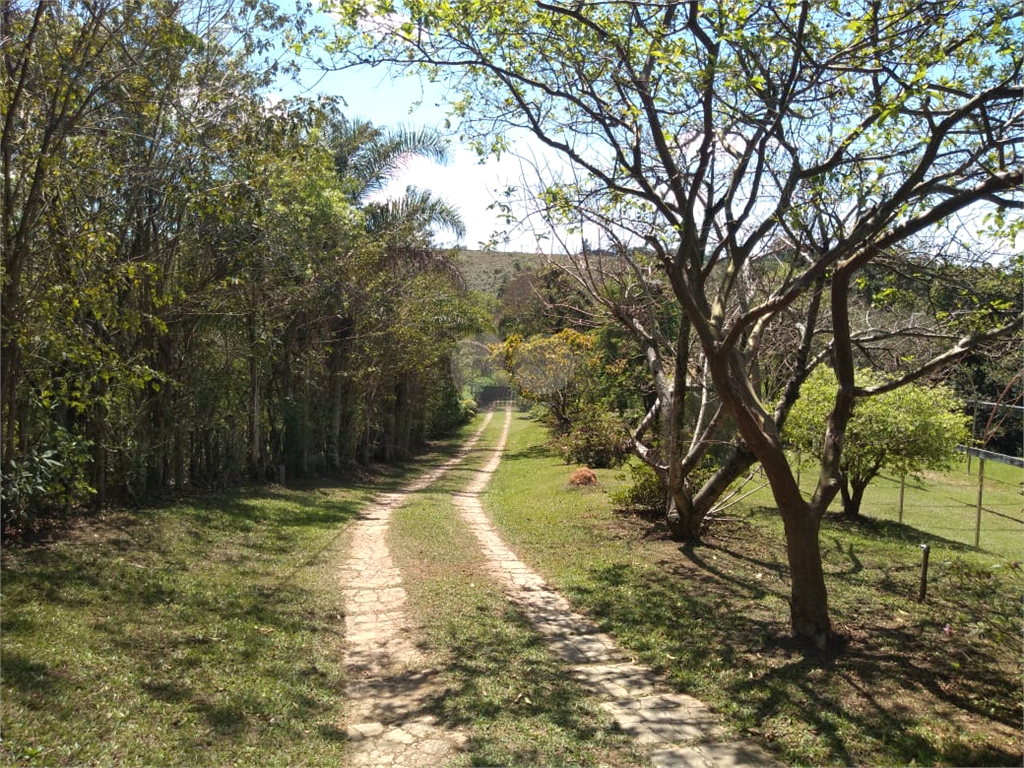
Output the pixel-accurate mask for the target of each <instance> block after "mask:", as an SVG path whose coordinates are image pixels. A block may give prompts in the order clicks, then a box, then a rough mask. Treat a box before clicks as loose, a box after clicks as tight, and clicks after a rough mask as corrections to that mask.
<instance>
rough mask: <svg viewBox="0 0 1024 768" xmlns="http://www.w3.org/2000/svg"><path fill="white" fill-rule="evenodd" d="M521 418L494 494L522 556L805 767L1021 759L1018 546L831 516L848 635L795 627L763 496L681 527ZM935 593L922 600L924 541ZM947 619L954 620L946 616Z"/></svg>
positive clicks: (741, 725)
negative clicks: (622, 507) (799, 641)
mask: <svg viewBox="0 0 1024 768" xmlns="http://www.w3.org/2000/svg"><path fill="white" fill-rule="evenodd" d="M543 440H544V434H543V432H542V430H541V429H540V427H539V426H538V425H536V424H534V423H531V422H528V421H526V420H520V421H518V422H517V423H516V425H515V426H514V429H513V433H512V435H511V437H510V445H509V452H508V454H507V458H506V461H505V462H503V464H502V466H501V467H500V468H499V470H498V472H497V474H496V475H495V478H494V480H493V482H492V485H491V486H490V489H489V492H488V493H487V495H486V496H485V502H484V503H485V507H486V508H487V509H488V511H489V512H490V513H491V514H492V516H493V518H494V519H495V521H496V524H497V525H498V527H499V529H500V530H501V531H502V533H503V535H504V536H505V537H506V539H507V540H508V541H509V542H510V544H511V545H512V546H513V548H514V549H516V551H517V552H518V553H519V554H520V556H521V557H522V558H523V559H524V560H526V561H527V562H529V563H530V564H531V565H533V566H534V567H535V568H537V569H538V570H539V571H541V572H542V573H543V574H544V575H545V577H546V578H547V579H548V580H549V581H550V582H551V583H552V584H554V585H555V586H557V587H558V588H560V589H562V590H563V591H565V592H566V593H567V594H568V595H569V596H570V598H571V599H572V600H573V601H574V603H575V604H576V605H577V606H579V607H580V608H582V609H583V610H585V611H587V612H589V613H590V614H591V615H593V616H594V617H595V618H596V619H597V620H598V621H599V623H600V624H601V625H602V627H603V628H604V629H605V630H606V631H609V632H610V633H612V634H613V635H614V636H616V638H617V639H618V640H619V642H620V643H622V644H623V645H624V646H626V647H628V648H630V649H632V651H633V652H634V653H635V654H636V655H637V657H638V658H639V659H641V660H642V661H644V662H646V663H648V664H650V665H651V666H653V667H654V668H656V669H658V670H660V671H662V672H663V673H664V674H666V675H667V676H668V677H669V678H670V679H672V680H673V681H674V682H675V684H676V685H677V686H678V687H679V688H680V689H682V690H685V691H687V692H689V693H692V694H693V695H696V696H698V697H700V698H702V699H704V700H705V701H707V702H708V703H709V704H710V705H711V706H712V707H713V708H714V709H716V710H717V711H718V712H719V713H720V714H721V715H722V717H723V718H724V719H725V720H726V721H727V723H728V724H729V725H731V726H732V728H733V730H734V731H736V732H738V733H741V734H743V735H745V736H747V737H750V738H755V739H758V740H760V741H761V742H762V743H763V744H765V745H766V746H767V747H768V748H770V749H772V750H773V751H774V752H775V753H776V754H777V755H778V756H779V758H780V759H781V760H782V761H784V762H786V763H789V764H793V765H808V764H810V765H906V764H919V765H921V764H953V765H1010V764H1013V765H1018V764H1020V760H1021V748H1022V739H1021V729H1020V723H1021V702H1020V690H1021V673H1022V669H1021V666H1022V665H1021V651H1022V648H1021V615H1020V604H1021V598H1022V593H1024V586H1022V581H1021V573H1020V571H1019V570H1014V569H1013V568H1011V567H1005V563H1004V559H1003V558H1001V557H999V556H994V555H992V554H990V553H986V552H976V551H974V550H973V548H972V547H970V546H967V545H965V544H963V543H959V542H956V541H949V540H947V539H944V538H942V537H940V536H936V535H934V534H927V533H922V532H921V531H918V530H917V529H914V528H911V527H909V526H908V525H902V526H901V525H899V524H897V523H895V522H892V521H886V520H872V519H867V520H865V521H863V522H861V523H855V524H849V523H843V522H841V521H838V520H832V519H830V520H828V521H826V523H825V524H824V526H823V529H822V535H821V543H822V548H823V557H824V561H825V570H826V579H827V583H828V586H829V590H830V606H831V612H832V618H833V624H834V628H835V630H836V631H837V632H838V634H839V635H840V637H841V638H842V643H841V644H838V645H837V647H833V648H831V649H830V650H829V651H828V652H825V653H821V654H813V653H808V652H806V651H805V650H803V649H802V648H801V647H800V646H798V645H796V644H794V643H793V642H792V641H790V640H789V638H788V603H787V596H788V591H789V585H788V578H787V573H786V572H787V567H786V555H785V548H784V541H783V535H782V529H781V523H780V521H779V519H778V515H777V514H776V513H775V512H774V510H772V509H770V508H768V507H767V505H766V503H764V501H763V500H761V501H759V500H758V497H757V496H752V497H750V499H748V500H747V501H746V502H744V503H740V504H737V505H736V506H734V507H732V508H731V509H730V510H729V514H728V518H727V519H722V520H719V521H717V522H716V523H715V524H714V526H713V527H712V529H711V532H710V534H709V535H708V536H707V537H706V539H705V541H704V543H703V544H701V545H698V546H685V545H680V544H677V543H674V542H672V541H670V540H668V539H667V537H666V536H665V531H664V529H663V528H662V527H661V526H660V525H658V524H652V523H651V522H649V521H646V520H643V519H640V518H633V517H626V516H623V515H618V514H616V513H614V512H613V511H612V510H611V504H610V501H609V499H608V492H610V491H613V490H615V489H617V488H619V487H621V486H622V484H624V482H625V473H623V472H621V471H614V470H613V471H599V472H598V474H599V478H600V480H601V483H602V488H601V490H600V491H598V492H593V491H579V490H571V489H569V488H568V487H567V486H566V480H567V479H568V476H569V473H570V471H571V469H572V468H571V467H566V466H565V465H563V464H561V463H560V462H559V461H558V460H557V459H554V458H552V457H550V456H548V455H547V454H546V453H545V451H544V450H543V449H542V448H540V447H539V446H540V445H541V444H542V442H543ZM922 541H928V542H930V543H931V545H932V559H931V571H930V576H929V592H928V598H927V600H926V602H925V603H923V604H920V603H918V602H917V600H916V597H917V592H918V584H919V578H920V560H921V550H920V548H919V546H918V545H919V544H920V543H921V542H922ZM947 627H948V630H947Z"/></svg>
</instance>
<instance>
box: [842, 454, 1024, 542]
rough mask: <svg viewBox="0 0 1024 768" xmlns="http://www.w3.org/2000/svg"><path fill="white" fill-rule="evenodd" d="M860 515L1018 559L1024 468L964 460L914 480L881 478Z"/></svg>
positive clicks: (1023, 525)
mask: <svg viewBox="0 0 1024 768" xmlns="http://www.w3.org/2000/svg"><path fill="white" fill-rule="evenodd" d="M861 513H862V514H864V515H865V516H867V517H872V518H876V519H880V520H893V521H896V522H900V523H902V524H904V525H907V526H910V527H913V528H917V529H918V530H920V531H923V532H925V533H928V534H931V535H932V536H937V537H939V538H941V539H945V540H947V541H949V542H950V543H951V544H955V545H965V546H967V547H972V548H977V549H980V550H983V551H988V552H991V553H993V554H996V555H999V556H1000V557H1003V558H1006V559H1008V560H1011V561H1019V560H1022V559H1024V469H1021V468H1020V467H1016V466H1012V465H1008V464H1002V463H997V462H996V461H992V460H985V459H984V458H979V457H978V456H973V457H972V456H966V457H965V458H964V461H963V463H962V464H960V466H959V467H957V468H956V469H954V470H952V471H950V472H945V473H937V472H927V473H924V474H923V475H922V476H920V477H911V476H906V477H899V476H895V477H894V476H892V475H887V474H882V475H880V476H879V477H877V478H876V479H875V480H874V481H873V482H872V483H871V484H870V485H869V486H868V488H867V490H866V491H865V494H864V500H863V502H862V505H861Z"/></svg>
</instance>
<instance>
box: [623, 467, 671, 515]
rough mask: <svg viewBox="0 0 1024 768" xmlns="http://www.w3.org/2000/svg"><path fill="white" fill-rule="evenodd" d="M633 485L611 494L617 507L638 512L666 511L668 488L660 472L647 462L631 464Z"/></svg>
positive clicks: (656, 512) (655, 512) (659, 512)
mask: <svg viewBox="0 0 1024 768" xmlns="http://www.w3.org/2000/svg"><path fill="white" fill-rule="evenodd" d="M629 474H630V479H631V480H632V485H630V486H629V487H628V488H624V489H623V490H621V491H617V492H615V493H613V494H612V495H611V499H612V503H613V504H614V505H615V506H616V508H618V509H620V510H623V511H626V512H634V513H638V514H661V513H663V512H664V511H665V504H666V502H667V499H668V488H667V486H666V485H665V484H664V483H663V482H662V481H661V478H660V477H658V473H657V472H655V471H654V470H653V469H651V468H650V467H649V466H647V465H646V464H642V463H640V462H634V463H632V464H630V465H629Z"/></svg>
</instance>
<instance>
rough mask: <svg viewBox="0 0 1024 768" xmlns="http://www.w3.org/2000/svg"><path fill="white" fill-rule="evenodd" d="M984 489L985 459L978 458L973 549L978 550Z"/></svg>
mask: <svg viewBox="0 0 1024 768" xmlns="http://www.w3.org/2000/svg"><path fill="white" fill-rule="evenodd" d="M984 488H985V459H983V458H981V457H980V456H979V457H978V518H977V520H976V522H975V523H974V548H975V549H978V548H979V547H980V542H981V496H982V491H983V489H984Z"/></svg>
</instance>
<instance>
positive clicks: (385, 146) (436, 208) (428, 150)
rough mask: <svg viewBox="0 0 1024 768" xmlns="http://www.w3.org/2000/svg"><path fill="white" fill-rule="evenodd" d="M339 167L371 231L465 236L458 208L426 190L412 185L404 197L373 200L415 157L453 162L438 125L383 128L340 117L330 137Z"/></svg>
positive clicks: (419, 236) (418, 236)
mask: <svg viewBox="0 0 1024 768" xmlns="http://www.w3.org/2000/svg"><path fill="white" fill-rule="evenodd" d="M329 140H330V145H331V149H332V150H333V152H334V166H335V169H336V170H337V172H338V177H339V178H340V179H341V180H342V184H343V187H344V188H345V190H346V191H347V192H348V194H349V196H350V197H351V199H352V201H353V202H355V203H357V204H358V205H360V207H361V208H362V209H363V211H364V212H365V213H366V221H367V230H368V231H369V232H370V233H371V234H377V235H388V234H396V233H401V235H402V236H403V237H405V238H407V237H410V236H411V237H413V239H419V238H421V237H423V236H427V237H428V239H429V235H430V234H432V232H433V230H434V229H435V228H441V229H445V230H448V231H450V232H451V233H452V234H454V235H455V236H456V237H460V238H461V237H464V236H465V234H466V227H465V224H464V222H463V220H462V216H461V214H460V213H459V211H458V210H457V209H456V208H454V207H452V206H451V205H450V204H449V203H447V202H446V201H444V200H441V199H439V198H437V197H434V196H433V195H432V194H431V193H430V192H429V191H427V190H420V189H417V188H416V187H407V188H406V191H405V195H404V196H402V197H400V198H397V199H390V200H384V201H372V200H370V199H369V198H370V197H371V196H372V195H374V194H375V193H378V192H380V191H382V190H383V189H384V188H385V187H386V186H387V185H388V183H389V182H390V181H391V180H392V179H393V178H394V177H395V176H396V175H397V174H398V173H399V172H400V171H402V170H403V169H404V168H406V167H407V166H408V164H409V161H411V160H412V159H414V158H417V157H424V158H427V159H430V160H433V161H434V162H436V163H438V164H439V165H447V164H448V163H449V162H451V153H450V152H449V149H448V143H447V141H446V140H445V138H444V136H442V135H441V133H440V132H439V131H437V130H435V129H433V128H429V127H425V126H421V127H410V126H403V125H399V126H398V127H397V128H392V129H388V128H381V127H379V126H375V125H373V123H371V122H370V121H368V120H363V119H360V118H354V119H348V118H344V117H343V118H341V119H340V120H339V121H338V122H336V123H335V124H334V125H333V126H332V130H331V134H330V137H329Z"/></svg>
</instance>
